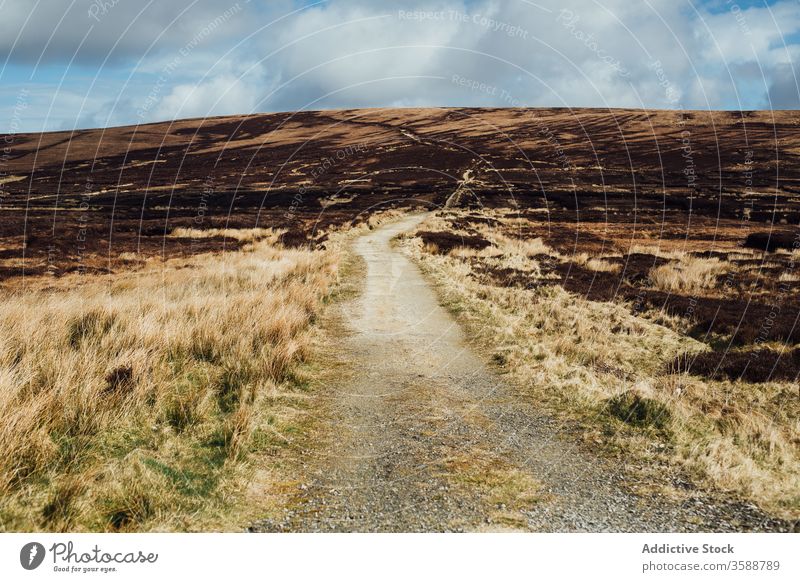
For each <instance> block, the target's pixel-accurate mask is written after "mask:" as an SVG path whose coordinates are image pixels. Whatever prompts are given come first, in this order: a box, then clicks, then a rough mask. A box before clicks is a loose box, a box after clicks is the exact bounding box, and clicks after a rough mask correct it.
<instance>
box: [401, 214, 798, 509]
mask: <svg viewBox="0 0 800 582" xmlns="http://www.w3.org/2000/svg"><path fill="white" fill-rule="evenodd" d="M420 230H430V227H429V225H428V224H423V225H422V226H421V227H420ZM493 239H494V240H495V241H498V245H497V249H498V251H499V253H500V254H499V255H498V254H497V253H495V254H493V255H492V256H488V257H486V258H485V259H484V260H485V261H487V262H488V261H497V260H502V261H504V262H505V263H508V264H517V265H518V266H520V267H524V265H526V264H528V262H529V261H530V259H528V257H527V253H525V251H523V253H525V254H521V253H520V247H518V246H517V245H504V244H503V239H501V238H498V237H493ZM405 248H406V249H407V251H408V252H409V253H410V254H411V255H412V256H413V257H414V258H415V259H416V260H417V261H418V262H419V264H420V265H421V267H422V268H423V270H424V271H425V272H426V273H428V274H429V275H430V276H431V277H432V278H433V279H434V280H435V282H436V283H437V286H438V288H439V290H440V293H441V294H442V298H443V299H444V301H445V303H446V304H447V305H449V306H450V307H451V308H452V309H453V310H454V312H456V313H458V314H459V317H460V319H461V321H462V322H464V323H465V324H466V326H467V328H468V329H469V331H470V332H471V333H472V334H473V335H474V337H475V338H477V339H478V340H479V341H481V343H482V344H483V345H485V346H486V347H487V349H490V350H492V352H493V357H494V359H495V360H496V361H498V362H502V364H503V366H504V367H505V368H506V369H507V371H508V373H509V377H511V378H512V379H514V380H515V381H516V382H517V383H518V384H519V385H520V386H524V387H526V390H527V392H528V393H529V394H530V396H531V397H532V398H535V399H536V401H537V403H539V405H540V406H543V407H546V408H549V409H550V410H551V411H552V412H553V413H555V414H564V415H567V416H569V417H572V418H576V419H579V420H580V421H581V422H582V423H585V425H586V426H587V427H588V429H589V430H592V427H594V428H593V430H597V431H598V435H599V434H601V433H602V434H603V435H604V436H603V439H605V438H607V436H606V435H608V434H609V432H613V434H614V436H613V437H612V440H613V441H614V442H615V443H616V444H617V445H618V446H621V447H623V448H624V449H626V450H627V451H628V452H629V453H630V454H632V455H638V456H640V457H641V458H642V459H646V458H647V457H648V456H650V455H653V454H657V455H658V456H659V457H661V458H665V459H666V460H669V461H671V462H672V463H674V464H675V465H676V466H681V467H683V468H685V469H687V470H688V471H690V472H691V473H692V474H693V475H695V476H696V477H697V478H698V479H699V480H701V481H706V482H707V483H709V484H711V485H712V486H714V487H717V488H720V489H723V490H728V491H733V492H735V493H737V494H739V495H742V496H744V497H746V498H749V499H751V500H753V501H755V502H757V503H759V504H760V505H762V506H763V507H765V508H767V509H769V510H771V511H774V512H775V513H777V514H779V515H782V516H785V517H789V518H795V519H796V518H797V516H798V515H800V450H798V446H797V444H798V443H800V425H799V424H798V421H797V419H798V418H800V403H799V402H798V399H797V387H796V385H794V384H792V383H788V382H783V383H780V382H770V383H763V384H758V385H753V384H749V383H747V382H742V381H737V382H731V381H714V380H706V379H703V378H699V377H695V376H688V375H686V374H685V373H684V371H683V370H680V369H672V370H670V369H669V363H670V362H672V361H673V360H675V359H676V356H678V355H679V354H683V353H695V352H699V351H702V350H705V349H707V347H706V346H705V345H704V344H702V343H700V342H697V341H696V340H694V339H692V338H689V337H687V336H685V335H683V334H681V333H679V332H677V331H674V330H672V329H669V328H667V327H663V326H661V325H658V324H656V323H654V322H652V321H649V320H647V319H644V318H641V317H637V316H634V315H633V314H631V312H630V310H629V308H628V306H626V305H623V304H616V303H601V302H593V301H588V300H585V299H583V298H581V297H578V296H575V295H573V294H571V293H568V292H566V291H565V290H563V289H562V288H561V287H557V286H541V287H536V288H534V289H522V288H517V287H502V286H495V285H492V284H490V283H487V280H486V278H483V277H479V276H476V275H475V273H474V272H473V268H474V267H475V266H476V265H475V260H474V258H475V257H472V260H471V261H465V260H462V258H461V257H459V256H458V255H453V254H451V255H449V256H448V255H430V254H427V253H426V252H425V249H424V248H423V247H422V245H421V244H419V239H408V241H407V243H406V245H405ZM552 256H554V258H555V259H556V260H559V257H558V256H556V254H555V253H553V254H552ZM500 257H502V259H500ZM671 258H673V259H677V260H680V261H682V264H683V265H686V264H689V265H694V266H695V267H694V269H695V270H691V269H690V276H688V280H689V281H691V282H690V283H689V282H687V283H683V282H681V283H678V285H682V286H683V288H686V286H687V285H688V286H689V287H690V288H696V286H697V285H698V284H701V285H705V282H706V281H708V280H709V278H710V277H711V276H712V275H711V273H719V272H721V270H724V268H725V264H724V263H720V264H716V263H711V264H709V263H703V264H702V266H700V267H697V266H696V265H697V263H695V262H694V261H693V260H688V259H686V257H685V256H684V255H680V254H676V255H675V256H673V257H671ZM587 262H588V260H587ZM537 268H538V267H537V266H536V265H533V266H531V267H530V270H531V272H532V275H534V276H535V274H536V273H535V269H537ZM698 272H699V273H700V275H699V278H700V279H699V280H700V281H701V283H698V274H697V273H698ZM676 276H677V277H678V278H681V277H683V276H684V274H683V273H681V274H679V275H676ZM714 277H716V275H714ZM670 284H671V285H674V283H670ZM654 443H662V444H660V445H658V447H657V448H655V449H654V448H653V447H654V446H655V445H654ZM654 451H656V452H655V453H654ZM665 455H666V457H665Z"/></svg>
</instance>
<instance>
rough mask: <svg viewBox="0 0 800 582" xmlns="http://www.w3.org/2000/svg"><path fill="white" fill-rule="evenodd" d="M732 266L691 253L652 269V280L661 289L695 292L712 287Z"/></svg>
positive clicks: (673, 291)
mask: <svg viewBox="0 0 800 582" xmlns="http://www.w3.org/2000/svg"><path fill="white" fill-rule="evenodd" d="M731 268H732V266H731V265H730V264H729V263H726V262H723V261H720V260H719V259H704V258H699V257H693V256H690V255H684V256H682V257H681V258H680V259H679V260H678V261H675V262H670V263H667V264H666V265H661V266H659V267H654V268H653V269H651V270H650V282H651V283H652V284H653V286H654V287H656V288H657V289H660V290H661V291H668V292H670V293H677V292H685V293H695V292H698V291H702V290H703V289H712V288H714V287H715V286H716V285H717V279H718V278H719V276H720V275H723V274H724V273H726V272H728V271H729V270H730V269H731Z"/></svg>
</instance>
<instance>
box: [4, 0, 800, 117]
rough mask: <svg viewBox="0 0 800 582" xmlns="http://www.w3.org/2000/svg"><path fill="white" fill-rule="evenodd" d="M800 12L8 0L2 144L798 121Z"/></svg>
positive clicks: (716, 7) (548, 4) (665, 1)
mask: <svg viewBox="0 0 800 582" xmlns="http://www.w3.org/2000/svg"><path fill="white" fill-rule="evenodd" d="M798 57H800V1H799V0H776V1H767V0H735V1H734V0H704V1H699V0H695V1H688V0H636V1H632V0H559V1H555V0H535V1H534V0H505V1H501V0H471V1H465V0H462V1H455V0H443V1H439V2H431V1H426V2H414V1H410V2H386V1H380V0H372V1H368V0H328V1H322V2H313V1H302V2H300V1H297V0H238V1H236V0H234V1H229V0H169V1H166V0H160V1H159V0H136V1H134V0H91V1H89V0H0V133H12V132H19V131H50V130H72V129H79V128H89V127H107V126H116V125H132V124H137V123H149V122H154V121H162V120H171V119H180V118H187V117H204V116H211V115H226V114H238V113H255V112H270V111H294V110H311V109H340V108H355V107H421V106H436V107H448V106H477V107H522V106H527V107H534V106H546V107H600V108H608V107H634V108H640V107H648V108H671V109H770V108H772V109H798V108H800V89H799V87H800V79H799V78H798V74H797V73H798V71H797V68H796V67H795V66H794V62H795V61H797V60H798Z"/></svg>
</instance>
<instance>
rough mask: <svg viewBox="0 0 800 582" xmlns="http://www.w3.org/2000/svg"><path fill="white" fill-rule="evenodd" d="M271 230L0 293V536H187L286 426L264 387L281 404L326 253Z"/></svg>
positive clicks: (285, 409) (282, 409)
mask: <svg viewBox="0 0 800 582" xmlns="http://www.w3.org/2000/svg"><path fill="white" fill-rule="evenodd" d="M188 234H191V235H192V236H200V235H198V234H197V233H183V234H176V235H175V236H186V235H188ZM274 235H275V233H274V231H259V232H253V231H251V232H247V233H243V234H235V233H234V234H231V233H230V232H228V231H225V236H232V237H233V238H238V239H239V240H248V241H255V242H254V243H253V244H252V245H251V246H250V247H249V250H247V251H240V252H236V253H228V254H222V255H206V256H198V257H195V258H194V259H192V260H191V262H189V263H188V264H187V263H185V262H178V261H169V262H166V263H164V264H162V265H160V267H148V268H146V269H145V270H143V271H139V272H137V273H128V274H122V275H118V276H116V278H115V279H114V280H113V281H112V282H110V284H103V283H102V282H100V281H94V282H87V283H85V284H82V285H81V286H79V287H75V288H73V289H68V290H60V291H58V290H57V291H53V290H49V291H48V290H42V291H36V292H29V293H24V294H20V293H17V294H13V293H11V294H8V295H7V296H5V297H4V298H3V302H2V304H0V529H2V530H32V529H47V530H70V531H80V530H95V531H97V530H100V531H102V530H125V531H134V530H153V529H157V530H161V529H166V530H170V529H194V528H197V523H196V519H197V516H198V515H200V514H202V513H203V512H204V511H205V510H206V509H207V508H209V507H214V506H219V505H220V504H223V503H225V502H226V500H228V499H229V498H230V495H231V490H232V489H231V488H232V487H233V488H235V487H236V485H235V483H236V479H237V476H241V474H243V473H242V472H243V471H245V467H246V465H247V463H246V462H247V459H248V456H249V455H250V453H253V452H257V451H258V450H259V447H265V446H266V447H269V446H273V444H274V442H275V435H276V434H281V433H282V432H283V431H284V430H287V427H289V426H290V425H291V422H292V418H293V414H294V413H293V412H292V410H293V409H292V407H291V406H289V405H286V404H285V403H284V404H282V405H278V404H277V403H276V402H277V401H276V399H275V394H276V393H283V394H286V395H287V397H288V398H289V400H291V394H292V391H293V390H295V388H293V382H292V374H293V366H294V365H295V363H296V362H298V361H301V360H302V359H303V358H304V353H305V352H304V349H305V343H306V339H305V338H306V335H305V334H306V330H307V329H308V327H309V325H310V324H311V322H313V321H314V319H315V317H316V316H317V313H318V312H319V310H320V309H321V305H322V300H323V298H324V297H325V295H326V293H327V292H328V289H329V287H330V285H331V284H332V282H333V281H334V280H335V278H336V264H337V263H336V256H337V255H336V253H335V252H334V251H311V250H296V249H282V248H276V247H274V246H272V245H271V244H270V243H269V242H268V241H269V240H271V239H273V237H274ZM209 236H214V235H213V234H212V235H209Z"/></svg>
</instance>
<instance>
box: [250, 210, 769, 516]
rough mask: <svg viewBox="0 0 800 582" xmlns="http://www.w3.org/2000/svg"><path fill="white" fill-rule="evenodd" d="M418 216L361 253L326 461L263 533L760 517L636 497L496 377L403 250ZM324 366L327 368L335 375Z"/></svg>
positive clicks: (344, 312) (364, 243) (358, 247)
mask: <svg viewBox="0 0 800 582" xmlns="http://www.w3.org/2000/svg"><path fill="white" fill-rule="evenodd" d="M425 218H426V216H425V215H413V216H409V217H407V218H404V219H403V220H401V221H399V222H395V223H392V224H389V225H386V226H383V227H381V228H378V229H376V230H374V231H372V232H370V233H369V234H367V235H365V236H362V237H361V238H359V239H357V240H356V242H355V243H354V248H353V250H354V252H355V253H357V254H358V255H360V257H362V258H363V261H364V263H365V266H366V276H365V281H364V286H363V292H362V293H361V295H360V297H358V298H357V299H355V300H352V301H347V302H343V303H341V304H340V305H339V306H337V309H340V310H341V311H340V312H339V314H338V316H339V320H340V321H342V322H344V323H343V327H344V329H342V330H341V334H338V337H336V336H337V333H336V332H333V333H332V334H331V337H332V342H335V343H336V345H332V346H331V349H330V354H329V356H330V359H331V362H329V363H330V367H331V368H332V369H337V370H344V372H343V373H342V374H340V375H339V376H338V377H337V378H334V379H332V380H331V382H330V384H327V383H326V385H325V387H324V388H325V389H324V390H322V391H321V392H324V394H323V395H322V397H323V398H324V399H325V400H326V401H325V403H324V405H323V408H324V410H326V413H325V414H324V416H323V418H322V419H321V421H320V422H321V424H322V425H323V428H322V433H324V436H323V437H320V445H319V450H317V451H312V453H313V454H315V455H317V456H313V457H311V458H309V459H307V461H306V465H305V467H306V469H305V472H306V473H307V474H305V475H303V476H302V477H301V480H302V484H301V485H300V487H299V491H298V494H297V496H296V500H295V502H294V503H293V504H292V507H291V508H288V509H287V510H286V512H285V514H284V515H283V516H282V517H280V518H279V519H265V520H262V521H261V522H258V523H257V524H254V526H253V527H252V528H251V530H252V531H463V530H471V531H474V530H485V529H514V530H525V531H530V530H533V531H697V530H704V531H708V530H713V531H736V530H741V529H770V528H771V526H770V524H769V523H768V521H767V518H765V517H764V516H763V515H761V514H760V513H759V512H758V511H757V510H756V509H755V508H753V507H751V506H746V505H741V504H728V505H725V504H722V505H720V504H719V503H714V502H711V501H709V500H708V499H706V498H705V497H703V496H702V494H701V493H700V492H697V495H692V496H690V497H689V498H688V499H686V500H684V501H683V502H676V501H670V500H668V499H665V498H663V497H660V496H656V495H649V496H647V497H640V496H638V495H635V494H634V493H632V492H630V490H629V489H628V488H627V487H626V484H625V483H624V482H623V474H622V472H621V471H619V468H618V467H614V466H611V465H610V464H609V462H607V461H604V460H602V459H600V458H597V457H595V456H593V455H591V454H589V453H588V452H587V451H585V450H583V449H581V448H579V447H578V446H576V445H575V444H574V441H575V435H569V434H568V433H565V432H563V431H564V430H565V429H563V428H561V427H560V424H559V423H558V422H557V421H555V420H553V419H552V418H549V417H546V416H543V415H542V414H540V413H537V411H536V410H535V409H534V408H533V406H532V405H531V403H529V402H528V403H526V400H525V399H524V398H523V397H522V396H521V395H519V394H517V393H515V391H514V389H513V388H512V387H510V386H508V385H507V384H506V383H505V382H503V380H502V379H501V377H500V376H498V375H497V374H496V373H495V372H493V371H492V370H490V369H489V368H487V367H486V366H485V365H484V363H483V361H482V360H481V358H480V357H478V356H477V355H476V354H475V353H474V352H473V351H472V350H471V349H470V347H469V346H468V343H467V341H466V339H465V337H464V335H463V333H462V331H461V329H460V327H459V326H458V325H457V323H456V322H455V320H454V319H453V318H452V317H451V316H450V314H449V313H448V312H447V311H446V310H445V309H444V308H443V307H441V306H440V305H439V302H438V299H437V297H436V294H435V292H434V291H433V289H432V288H431V286H430V285H429V284H428V282H427V281H426V280H425V279H424V278H423V276H422V274H421V272H420V271H419V269H418V268H417V266H416V265H414V264H413V263H412V262H411V261H410V260H409V259H408V258H406V257H405V256H404V255H403V254H402V253H401V252H400V251H398V250H396V249H394V248H393V247H392V244H391V241H392V239H393V238H394V237H395V236H397V235H398V234H400V233H403V232H405V231H408V230H411V229H413V228H415V227H416V226H417V225H419V224H420V223H421V222H422V221H423V220H424V219H425ZM327 364H328V363H327V362H326V366H327Z"/></svg>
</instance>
